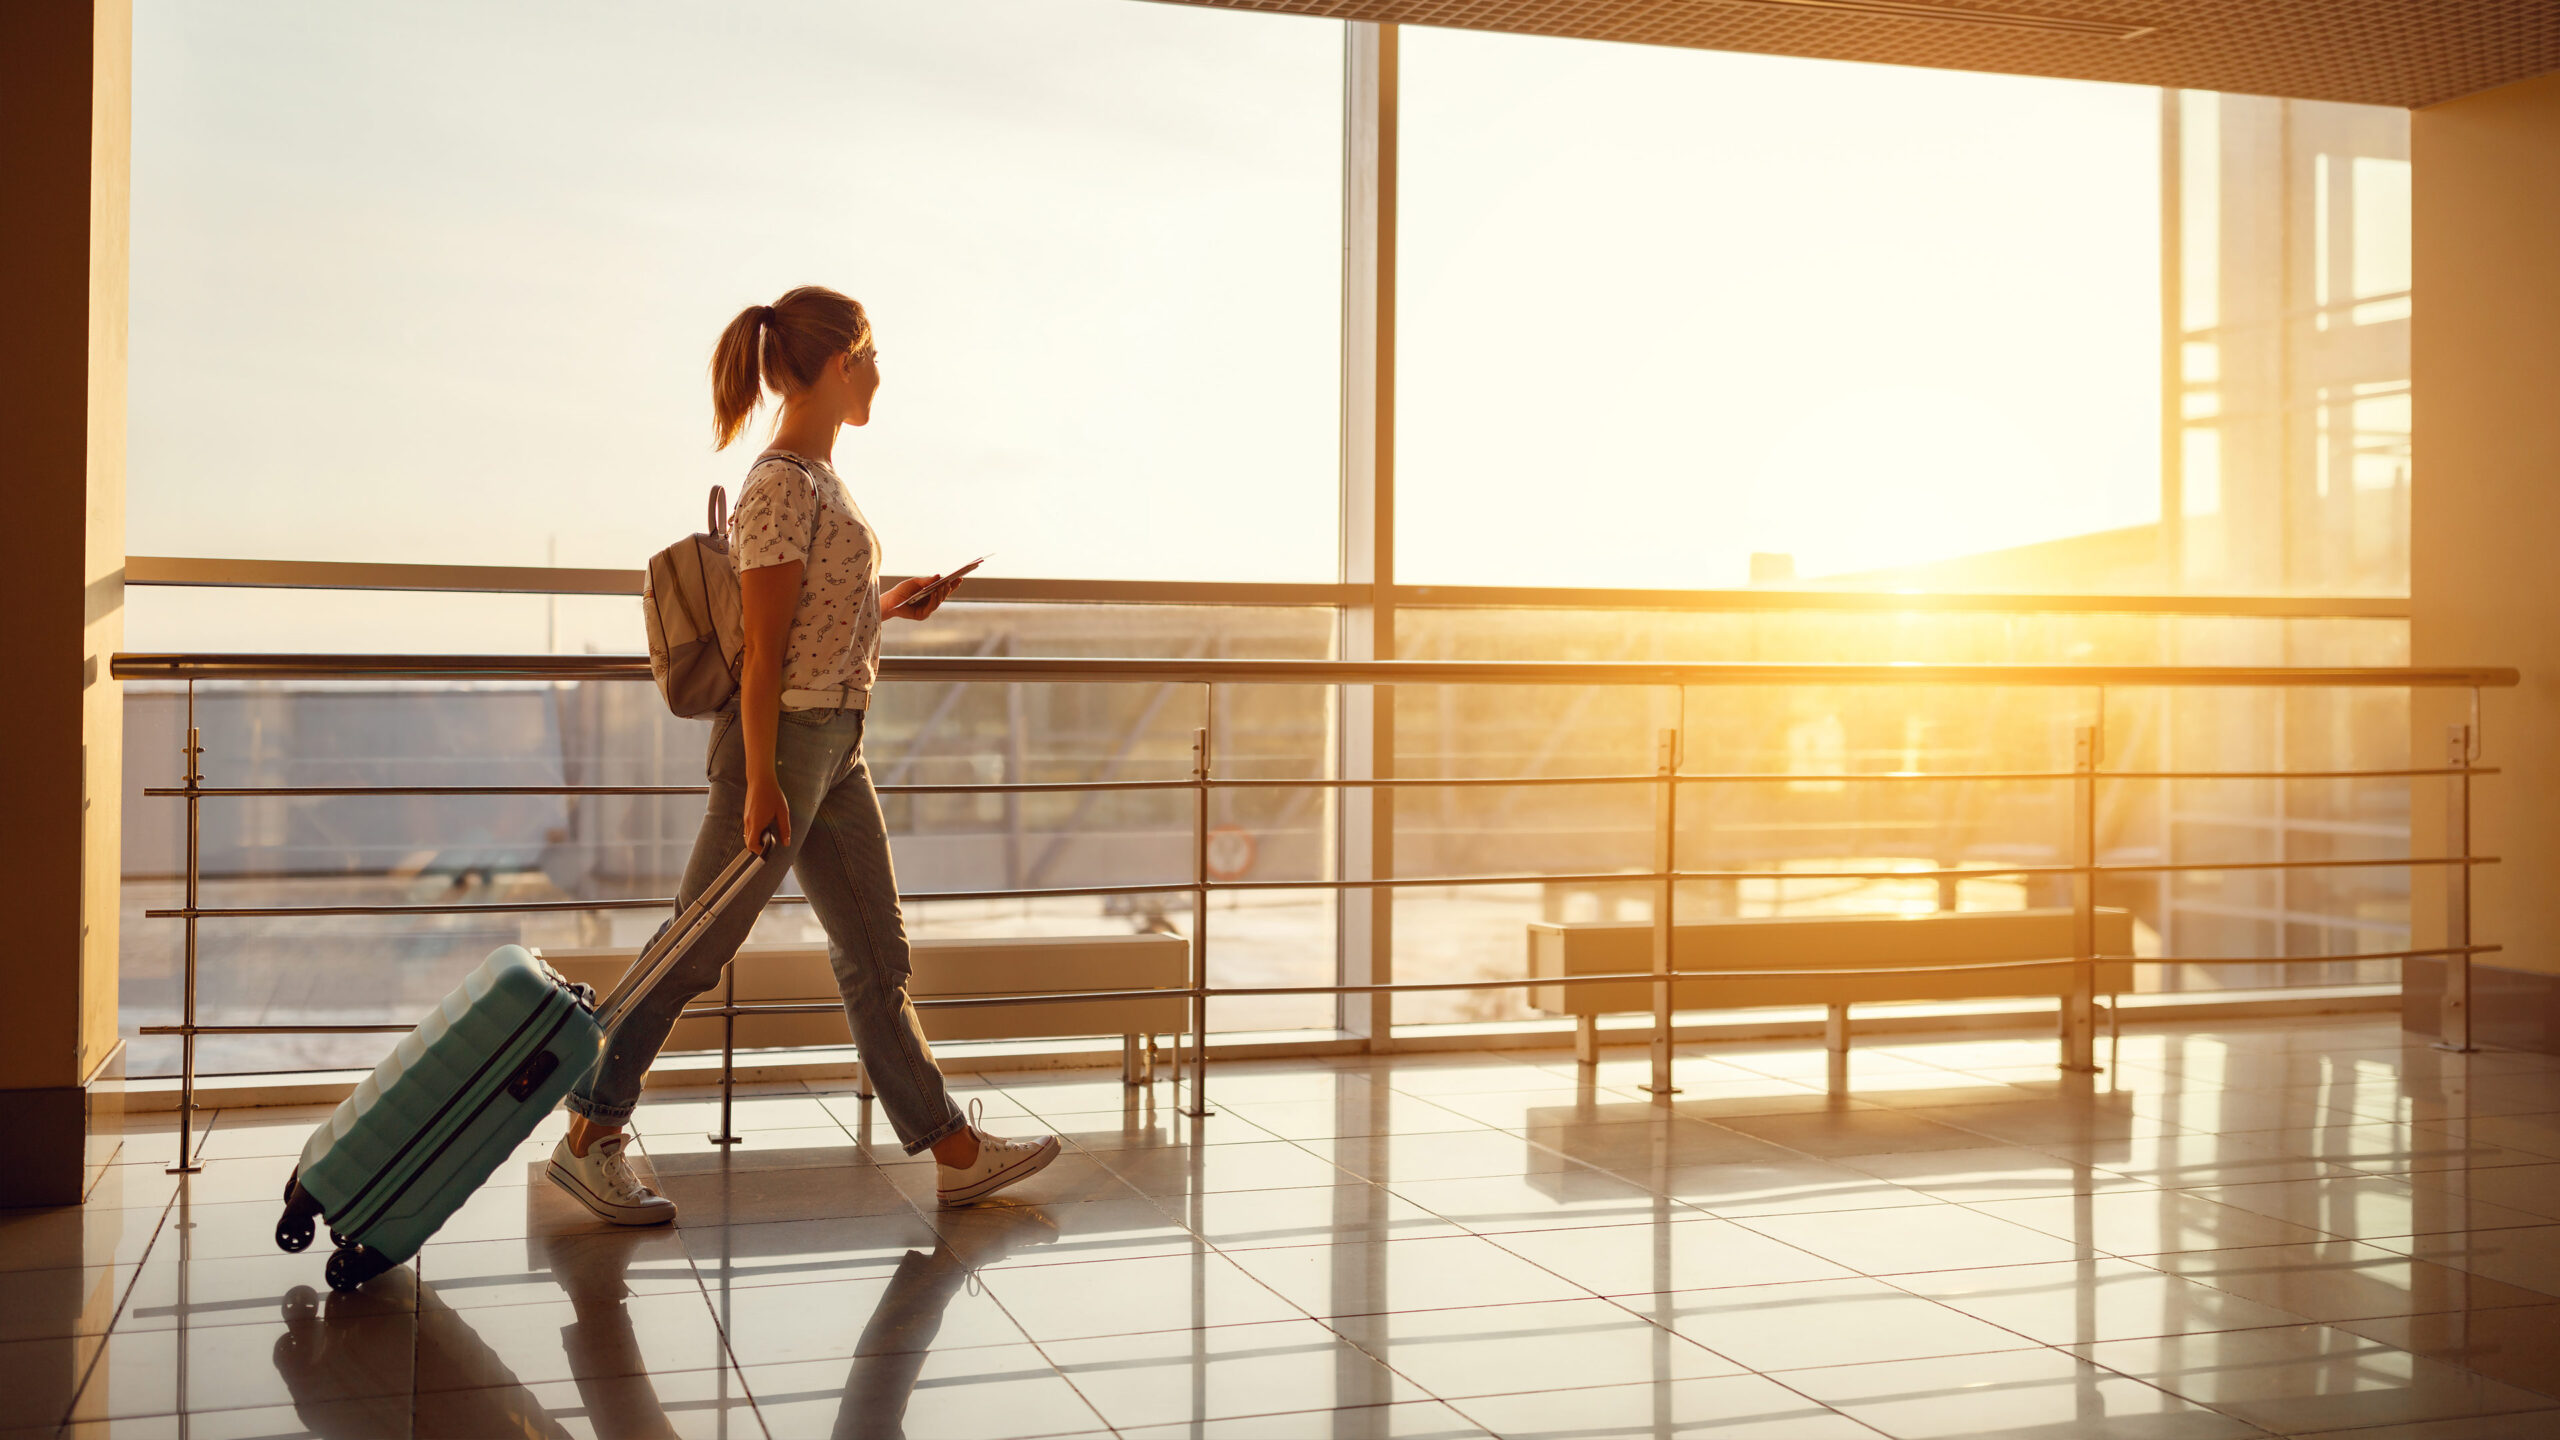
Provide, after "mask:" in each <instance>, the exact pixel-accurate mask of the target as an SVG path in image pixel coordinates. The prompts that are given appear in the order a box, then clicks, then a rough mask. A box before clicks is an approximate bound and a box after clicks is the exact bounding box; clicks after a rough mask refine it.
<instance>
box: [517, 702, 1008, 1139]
mask: <svg viewBox="0 0 2560 1440" xmlns="http://www.w3.org/2000/svg"><path fill="white" fill-rule="evenodd" d="M862 717H863V712H862V711H860V710H785V711H783V712H782V719H781V721H780V723H779V725H778V727H777V728H778V733H777V734H776V735H775V737H774V770H775V773H776V775H777V777H778V778H779V779H780V780H781V782H782V797H783V799H784V800H785V801H787V802H788V803H789V804H790V806H791V843H790V844H789V845H786V846H780V847H777V848H776V849H775V851H774V853H773V855H772V856H770V857H769V858H768V859H767V861H766V864H765V867H764V870H763V871H762V872H761V873H760V874H758V875H757V876H756V878H755V880H754V882H753V883H752V884H750V885H749V886H748V888H747V889H746V891H745V892H744V893H742V894H740V895H739V897H738V898H737V899H736V900H735V901H734V902H732V903H731V904H730V906H729V908H728V909H727V910H725V911H722V912H721V915H720V918H719V919H718V920H716V921H714V922H712V925H711V928H710V929H709V930H707V931H705V932H704V934H703V936H702V938H701V939H700V940H699V941H697V942H696V943H695V945H694V947H693V949H692V950H691V951H690V952H689V953H687V954H686V955H685V956H684V958H683V959H681V960H678V961H677V962H676V963H675V966H674V968H673V969H671V970H669V971H668V972H667V973H666V976H665V978H663V979H662V980H660V981H659V982H658V986H657V988H656V989H655V990H652V991H651V992H650V993H649V994H647V995H646V996H643V997H642V998H640V999H639V1000H638V1001H636V1002H634V1003H633V1004H632V1005H631V1006H630V1007H629V1008H628V1009H626V1010H624V1011H623V1014H622V1018H621V1020H620V1021H619V1022H617V1023H616V1024H615V1025H614V1027H613V1030H612V1032H611V1033H610V1034H608V1035H606V1036H605V1049H604V1058H602V1059H600V1060H598V1061H597V1062H596V1068H595V1069H593V1070H592V1071H589V1072H588V1074H587V1078H586V1079H584V1080H582V1081H580V1082H579V1083H578V1088H577V1089H576V1090H574V1091H571V1092H570V1095H569V1100H568V1105H569V1108H570V1109H571V1110H573V1111H575V1112H576V1113H578V1114H580V1115H584V1116H586V1117H587V1118H588V1119H590V1120H593V1121H595V1122H596V1123H598V1124H601V1125H619V1124H621V1123H622V1122H623V1121H625V1120H628V1119H630V1118H631V1111H632V1108H633V1107H634V1106H636V1105H638V1104H639V1103H640V1077H641V1076H642V1075H644V1074H646V1073H648V1069H649V1065H650V1062H652V1061H654V1060H656V1059H657V1058H658V1049H659V1047H660V1046H662V1045H665V1044H666V1043H667V1032H668V1031H669V1030H670V1029H673V1028H674V1026H675V1023H676V1015H677V1012H679V1011H681V1010H683V1009H684V1007H685V1005H686V1003H687V1002H689V1001H691V1000H692V999H693V998H694V997H695V996H697V995H699V994H701V993H702V992H703V991H705V990H708V989H710V988H711V987H712V986H713V985H715V984H717V983H718V982H719V979H720V969H721V967H722V966H724V965H726V964H728V963H729V957H730V956H731V955H734V954H736V953H737V949H738V946H739V944H740V943H741V942H743V941H744V940H745V939H746V938H747V932H748V931H749V930H750V929H752V928H754V926H755V923H756V915H757V913H758V912H760V911H762V910H763V909H764V906H765V902H766V901H767V900H770V899H772V898H773V892H774V891H775V890H777V889H779V888H780V887H781V885H782V874H783V871H784V869H785V868H786V867H787V868H789V869H792V870H794V871H796V872H797V873H798V874H799V876H800V887H801V889H803V890H804V891H806V892H807V893H808V896H809V905H810V908H811V909H813V910H815V911H817V913H818V923H819V924H820V925H822V926H824V927H826V932H827V962H828V964H830V965H831V966H833V967H834V969H835V975H836V990H837V992H838V993H839V994H841V995H843V996H844V1008H845V1013H846V1014H847V1015H848V1016H850V1017H851V1018H852V1020H853V1043H854V1045H855V1046H856V1047H857V1048H858V1049H859V1050H860V1052H861V1055H862V1063H863V1067H864V1069H865V1070H866V1071H867V1072H868V1073H869V1075H870V1077H871V1082H872V1087H873V1088H874V1089H875V1090H876V1091H878V1092H879V1097H880V1108H881V1109H882V1110H883V1111H885V1112H886V1113H887V1114H888V1116H889V1124H890V1125H891V1127H892V1128H894V1129H895V1130H896V1131H897V1132H898V1139H899V1140H900V1141H901V1142H903V1143H904V1144H905V1145H906V1147H907V1153H908V1154H910V1155H913V1154H915V1153H916V1152H917V1151H920V1150H923V1149H925V1148H927V1147H929V1146H931V1145H932V1144H933V1143H934V1142H935V1141H937V1140H940V1139H943V1138H944V1137H946V1136H949V1135H952V1134H955V1133H957V1132H958V1131H959V1130H961V1129H962V1128H963V1127H965V1126H966V1125H967V1124H968V1122H967V1121H966V1120H965V1119H963V1118H962V1117H961V1114H960V1107H958V1106H957V1105H954V1104H953V1103H952V1101H951V1094H950V1091H949V1090H947V1089H946V1088H945V1087H944V1086H943V1083H942V1070H941V1068H940V1067H938V1066H936V1065H935V1064H934V1063H933V1050H932V1048H931V1047H929V1046H928V1045H926V1044H925V1039H924V1027H923V1026H922V1025H921V1024H919V1023H918V1021H917V1020H916V1011H915V1006H914V1005H912V1004H911V1003H909V1002H908V999H907V975H908V971H909V961H908V952H907V927H906V922H905V920H904V919H903V918H901V917H900V915H899V913H898V881H897V876H896V875H895V874H894V873H893V872H892V871H891V870H890V868H889V829H888V826H887V824H886V823H885V822H884V821H883V820H882V819H881V817H880V797H879V795H878V793H877V792H875V791H873V790H872V788H871V768H870V767H869V766H868V765H866V764H864V763H863V759H862ZM705 768H706V769H707V771H708V772H709V775H710V780H711V808H710V810H709V811H708V812H707V813H706V814H704V815H703V817H702V831H701V833H700V834H699V835H697V836H696V837H694V842H693V858H692V860H690V861H689V862H687V863H686V865H685V868H684V883H683V884H681V885H680V886H678V887H677V890H676V908H677V909H679V910H681V909H683V908H684V907H685V906H687V905H689V904H692V903H693V901H694V899H695V898H696V897H697V896H699V895H701V894H702V893H703V892H704V891H705V890H708V889H709V888H710V887H711V882H712V881H714V880H716V879H718V878H719V875H720V871H721V869H722V868H723V867H725V866H726V865H727V864H728V863H729V862H730V861H731V860H732V859H734V858H736V856H737V853H738V847H739V844H740V841H741V838H742V832H744V830H745V829H746V809H747V749H746V743H745V741H744V740H743V739H741V738H740V736H739V733H738V712H737V711H736V710H735V709H731V710H729V711H726V712H724V713H723V714H722V715H721V716H720V718H719V719H718V720H717V721H715V722H713V725H712V730H711V756H710V760H709V761H708V763H707V765H706V767H705ZM664 928H665V927H664V926H661V927H660V929H661V931H663V930H664Z"/></svg>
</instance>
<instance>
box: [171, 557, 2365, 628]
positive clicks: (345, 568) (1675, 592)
mask: <svg viewBox="0 0 2560 1440" xmlns="http://www.w3.org/2000/svg"><path fill="white" fill-rule="evenodd" d="M645 578H646V572H644V571H640V570H623V569H573V568H568V567H562V566H551V565H434V564H429V565H404V564H375V563H369V562H363V561H336V560H240V559H229V558H223V557H212V556H205V557H198V556H179V555H128V556H126V557H125V562H124V582H125V583H126V584H128V585H176V586H212V587H221V588H227V589H287V590H408V591H425V592H438V591H442V592H453V593H460V594H493V593H494V594H523V595H613V596H637V595H638V594H639V593H640V584H641V581H642V580H643V579H645ZM896 578H898V577H892V576H885V575H884V576H882V577H881V583H882V584H883V585H888V584H892V583H895V580H896ZM964 593H965V595H966V598H967V599H968V600H969V601H971V602H974V603H981V604H991V603H1014V604H1138V605H1145V604H1157V605H1164V604H1183V605H1310V606H1327V605H1330V606H1345V605H1366V604H1368V603H1370V601H1371V600H1372V598H1373V597H1374V595H1375V593H1376V590H1375V587H1373V586H1369V585H1346V584H1326V583H1321V582H1318V583H1291V582H1285V581H1284V582H1254V581H1243V582H1238V581H1222V580H1200V581H1191V580H1055V579H1037V578H1015V577H1008V576H990V575H979V576H975V577H972V578H971V580H970V581H969V585H968V589H967V590H966V592H964ZM1391 594H1392V596H1393V599H1394V601H1395V603H1396V604H1398V605H1400V606H1409V607H1412V608H1415V609H1424V610H1436V609H1502V610H1695V611H1742V612H1750V611H1852V612H1875V611H1888V612H1902V611H1914V610H1919V611H1972V612H1982V611H1988V612H1993V613H2012V614H2018V613H2026V614H2033V613H2057V614H2147V615H2163V616H2178V615H2232V616H2259V617H2266V618H2276V619H2295V618H2300V619H2380V620H2401V619H2407V618H2408V616H2409V614H2410V602H2409V601H2408V599H2407V598H2405V597H2401V596H2294V595H2057V594H2032V595H2028V594H2021V595H2010V594H1998V593H1980V592H1969V593H1962V594H1936V595H1912V594H1896V593H1892V592H1881V591H1870V590H1764V589H1723V590H1686V589H1655V588H1646V587H1631V586H1617V587H1577V586H1560V585H1530V586H1523V585H1398V586H1395V587H1393V589H1392V592H1391Z"/></svg>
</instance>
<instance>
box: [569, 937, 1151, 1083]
mask: <svg viewBox="0 0 2560 1440" xmlns="http://www.w3.org/2000/svg"><path fill="white" fill-rule="evenodd" d="M908 944H909V945H910V947H911V949H912V953H913V957H914V958H913V967H914V969H913V974H912V975H911V976H910V978H909V980H908V982H907V993H908V994H909V995H910V996H912V997H913V998H915V999H918V1000H926V999H940V998H945V997H952V996H963V995H1026V994H1035V993H1040V992H1044V991H1061V990H1163V991H1166V992H1167V993H1166V994H1165V995H1164V996H1163V998H1161V999H1159V998H1156V997H1153V996H1149V997H1145V998H1141V999H1116V1000H1090V1001H1086V1000H1059V1001H1047V1002H1042V1003H1039V1004H1023V1005H968V1006H955V1007H948V1008H943V1007H926V1006H919V1007H917V1010H916V1014H917V1015H918V1016H919V1017H921V1018H922V1020H923V1021H924V1033H925V1038H927V1039H929V1040H1047V1039H1055V1038H1058V1037H1060V1036H1068V1035H1117V1036H1119V1037H1120V1047H1121V1063H1120V1075H1121V1078H1122V1079H1123V1080H1125V1081H1127V1082H1128V1083H1129V1084H1132V1085H1140V1084H1144V1083H1146V1082H1147V1081H1149V1080H1152V1079H1153V1078H1154V1076H1155V1057H1156V1046H1155V1037H1156V1036H1158V1035H1164V1034H1175V1033H1178V1032H1180V1031H1181V1030H1182V1029H1183V1027H1184V1026H1185V1025H1187V1024H1188V1023H1189V1015H1188V1005H1189V1002H1188V1000H1187V999H1186V998H1185V997H1184V996H1183V994H1182V993H1181V992H1182V991H1183V989H1184V988H1185V987H1186V986H1188V985H1189V984H1190V983H1191V942H1190V941H1188V940H1185V939H1183V938H1182V937H1181V936H1179V935H1153V934H1149V935H1067V936H1039V937H1024V938H1012V937H1004V938H992V939H967V940H940V939H937V940H911V941H909V942H908ZM534 953H535V954H536V955H538V956H540V957H541V958H542V960H543V961H544V962H545V963H547V964H549V965H550V966H551V968H553V969H554V970H557V971H559V972H560V974H561V976H562V977H563V978H564V979H569V980H575V981H581V982H584V983H585V984H588V985H592V986H594V987H595V988H596V993H597V994H599V995H601V994H603V993H604V992H605V991H607V990H609V989H611V988H612V986H613V982H614V981H616V980H618V979H620V978H622V972H623V971H624V970H627V969H629V968H630V966H631V962H632V961H633V960H635V959H637V958H639V953H640V952H639V951H637V950H630V949H544V950H537V951H535V952H534ZM730 963H731V964H732V965H733V966H736V967H737V971H736V973H737V982H738V1001H739V1003H740V1004H756V1003H775V1002H782V1003H792V1004H813V1003H822V1002H823V1003H827V1004H835V1003H836V1002H837V1001H838V999H839V997H838V995H837V993H836V981H835V971H834V969H833V968H832V967H830V966H829V965H828V964H827V947H826V946H824V945H822V944H821V945H811V944H798V945H741V946H739V947H738V955H737V958H736V959H735V960H732V961H731V962H730ZM720 995H721V991H720V989H719V987H718V986H714V987H713V988H712V989H710V990H707V991H705V992H703V995H702V997H701V999H700V1000H698V1001H696V1002H695V1005H694V1006H693V1007H692V1010H698V1009H700V1008H701V1007H703V1006H706V1005H708V1006H711V1007H714V1008H717V1006H718V1005H719V1004H720ZM692 1010H689V1011H688V1014H692ZM736 1043H737V1047H738V1048H739V1049H742V1050H745V1049H770V1048H776V1047H782V1046H815V1045H850V1044H852V1043H853V1033H852V1026H851V1024H850V1023H849V1022H848V1021H847V1020H846V1019H845V1014H844V1011H843V1010H842V1009H841V1008H838V1009H834V1010H831V1011H827V1012H825V1013H812V1014H803V1015H741V1016H739V1017H738V1029H737V1041H736ZM667 1048H669V1049H671V1050H717V1049H719V1048H720V1017H719V1016H717V1015H693V1018H689V1019H681V1020H678V1021H677V1022H676V1026H675V1030H674V1031H673V1033H671V1034H670V1035H669V1036H668V1037H667ZM858 1088H860V1089H861V1090H862V1091H863V1092H864V1093H866V1094H867V1093H869V1090H870V1085H869V1083H868V1082H867V1080H865V1081H864V1082H862V1083H861V1084H860V1085H859V1087H858Z"/></svg>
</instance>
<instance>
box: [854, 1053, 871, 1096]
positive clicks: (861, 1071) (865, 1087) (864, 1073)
mask: <svg viewBox="0 0 2560 1440" xmlns="http://www.w3.org/2000/svg"><path fill="white" fill-rule="evenodd" d="M853 1093H854V1094H856V1095H859V1096H861V1097H862V1098H863V1099H865V1100H868V1099H870V1098H872V1093H871V1067H870V1066H868V1065H865V1064H863V1063H862V1062H861V1061H860V1060H856V1061H854V1062H853Z"/></svg>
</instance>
